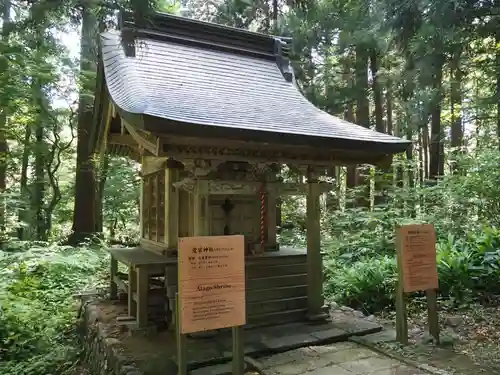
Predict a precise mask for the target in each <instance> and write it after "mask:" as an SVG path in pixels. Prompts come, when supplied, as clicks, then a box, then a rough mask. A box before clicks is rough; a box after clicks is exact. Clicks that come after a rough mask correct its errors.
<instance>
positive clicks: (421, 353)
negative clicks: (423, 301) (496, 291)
mask: <svg viewBox="0 0 500 375" xmlns="http://www.w3.org/2000/svg"><path fill="white" fill-rule="evenodd" d="M417 311H419V312H415V311H413V312H411V313H410V314H409V315H410V316H409V321H408V325H409V337H410V345H408V346H406V347H401V346H399V345H397V344H395V343H385V344H384V347H385V348H386V349H389V350H392V351H395V352H398V353H399V354H401V355H404V356H406V357H409V358H412V359H415V360H417V361H426V362H427V363H429V364H432V365H434V366H436V367H438V368H441V369H444V370H448V371H451V372H457V373H474V372H471V371H479V372H480V373H483V374H486V373H488V374H497V373H499V374H500V307H499V306H489V307H486V306H482V305H479V304H477V305H473V306H467V307H466V308H464V309H449V308H446V306H445V307H442V308H441V311H440V312H439V320H440V327H441V335H440V341H441V342H440V345H435V343H434V342H433V340H432V338H431V337H430V336H429V334H428V333H427V316H426V312H425V311H423V309H418V310H417ZM377 320H378V321H379V323H382V324H383V325H384V326H388V327H394V321H395V314H394V313H389V314H382V315H381V316H378V317H377Z"/></svg>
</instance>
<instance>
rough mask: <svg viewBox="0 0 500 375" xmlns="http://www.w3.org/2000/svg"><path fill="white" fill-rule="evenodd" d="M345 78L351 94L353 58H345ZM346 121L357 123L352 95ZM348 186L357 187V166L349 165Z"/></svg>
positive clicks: (347, 108) (346, 105) (345, 110)
mask: <svg viewBox="0 0 500 375" xmlns="http://www.w3.org/2000/svg"><path fill="white" fill-rule="evenodd" d="M343 69H344V72H343V76H344V77H343V78H344V81H345V82H346V84H347V87H348V88H349V94H351V92H352V91H353V89H354V84H353V79H352V73H351V57H350V56H347V57H345V58H344V62H343ZM344 119H345V120H346V121H348V122H352V123H355V122H356V116H355V115H354V102H353V100H352V98H351V95H349V96H348V98H347V102H346V104H345V108H344ZM346 186H347V188H353V187H355V186H356V166H355V165H349V166H348V167H347V173H346Z"/></svg>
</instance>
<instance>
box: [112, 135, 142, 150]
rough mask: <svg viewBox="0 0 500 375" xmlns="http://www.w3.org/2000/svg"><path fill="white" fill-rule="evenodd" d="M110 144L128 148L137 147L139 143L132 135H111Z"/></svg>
mask: <svg viewBox="0 0 500 375" xmlns="http://www.w3.org/2000/svg"><path fill="white" fill-rule="evenodd" d="M108 143H109V144H111V145H120V146H128V147H137V146H138V143H137V141H136V140H135V139H134V137H132V136H131V135H130V134H115V133H112V134H109V136H108Z"/></svg>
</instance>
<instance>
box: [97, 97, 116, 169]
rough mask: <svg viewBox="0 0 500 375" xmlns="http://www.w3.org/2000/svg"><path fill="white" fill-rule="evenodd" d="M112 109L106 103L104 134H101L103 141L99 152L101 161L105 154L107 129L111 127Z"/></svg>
mask: <svg viewBox="0 0 500 375" xmlns="http://www.w3.org/2000/svg"><path fill="white" fill-rule="evenodd" d="M112 113H113V110H112V107H111V105H110V103H109V102H108V108H107V111H106V117H105V119H104V132H103V141H102V143H101V148H100V150H99V159H101V160H102V158H103V156H104V153H105V152H106V148H107V146H108V141H109V140H108V133H109V128H110V125H111V118H112Z"/></svg>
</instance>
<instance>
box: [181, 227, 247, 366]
mask: <svg viewBox="0 0 500 375" xmlns="http://www.w3.org/2000/svg"><path fill="white" fill-rule="evenodd" d="M176 306H177V309H176V310H177V311H176V331H177V362H178V369H179V372H178V374H179V375H186V374H187V359H186V339H185V335H186V334H189V333H195V332H202V331H211V330H215V329H221V328H229V327H232V330H233V374H234V375H243V372H244V349H243V337H242V336H243V326H244V325H245V324H246V309H245V240H244V236H242V235H236V236H207V237H186V238H180V239H179V251H178V293H177V302H176Z"/></svg>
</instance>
